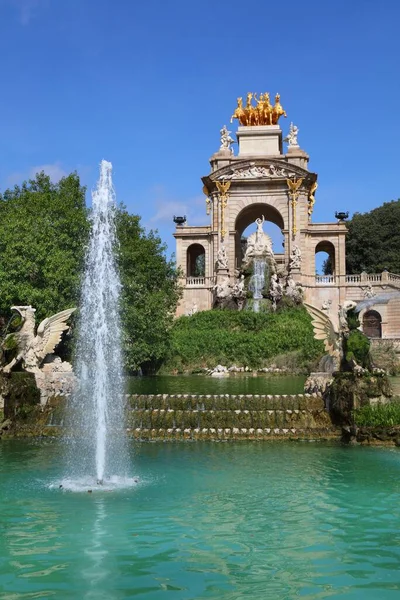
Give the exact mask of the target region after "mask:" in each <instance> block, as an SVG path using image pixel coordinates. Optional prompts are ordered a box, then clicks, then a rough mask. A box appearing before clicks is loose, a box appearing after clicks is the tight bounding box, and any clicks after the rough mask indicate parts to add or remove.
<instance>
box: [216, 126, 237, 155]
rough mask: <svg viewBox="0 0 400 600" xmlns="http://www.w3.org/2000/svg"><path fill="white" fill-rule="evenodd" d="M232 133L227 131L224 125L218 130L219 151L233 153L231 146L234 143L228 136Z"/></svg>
mask: <svg viewBox="0 0 400 600" xmlns="http://www.w3.org/2000/svg"><path fill="white" fill-rule="evenodd" d="M231 133H232V132H231V131H228V129H227V127H226V125H224V126H223V128H222V129H221V130H220V134H221V146H220V148H219V149H220V150H230V151H231V152H232V153H233V148H231V145H232V144H234V143H235V140H234V139H233V138H232V137H231V136H230V134H231Z"/></svg>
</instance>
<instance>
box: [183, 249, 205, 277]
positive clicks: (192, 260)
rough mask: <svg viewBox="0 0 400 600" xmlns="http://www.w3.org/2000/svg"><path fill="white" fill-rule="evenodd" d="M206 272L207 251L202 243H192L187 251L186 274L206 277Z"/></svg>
mask: <svg viewBox="0 0 400 600" xmlns="http://www.w3.org/2000/svg"><path fill="white" fill-rule="evenodd" d="M205 274H206V251H205V248H204V246H202V245H201V244H191V245H190V246H189V247H188V249H187V251H186V276H187V277H204V276H205Z"/></svg>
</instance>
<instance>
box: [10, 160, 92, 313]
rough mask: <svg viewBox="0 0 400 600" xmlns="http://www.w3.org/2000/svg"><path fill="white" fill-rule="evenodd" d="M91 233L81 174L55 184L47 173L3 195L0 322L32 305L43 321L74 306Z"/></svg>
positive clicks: (70, 176)
mask: <svg viewBox="0 0 400 600" xmlns="http://www.w3.org/2000/svg"><path fill="white" fill-rule="evenodd" d="M88 232H89V223H88V219H87V209H86V205H85V188H84V187H82V186H81V185H80V182H79V177H78V175H77V174H76V173H74V174H71V175H69V176H68V177H64V178H63V179H61V180H60V181H59V182H58V183H52V182H51V181H50V178H49V177H48V176H47V175H45V174H44V173H43V172H42V173H38V174H37V175H36V178H35V179H31V180H30V181H28V182H24V183H23V184H22V186H21V187H19V186H15V187H14V189H12V190H6V191H5V192H4V194H2V195H1V194H0V317H3V319H6V318H8V316H9V314H10V306H12V305H14V304H17V305H18V304H19V305H26V304H31V305H32V306H35V307H36V308H37V317H38V319H42V318H44V317H45V316H49V315H50V314H51V313H55V312H58V311H60V310H64V309H65V308H69V307H71V306H74V304H76V302H77V300H78V296H79V277H80V272H81V268H82V263H83V257H84V251H85V243H86V240H87V235H88Z"/></svg>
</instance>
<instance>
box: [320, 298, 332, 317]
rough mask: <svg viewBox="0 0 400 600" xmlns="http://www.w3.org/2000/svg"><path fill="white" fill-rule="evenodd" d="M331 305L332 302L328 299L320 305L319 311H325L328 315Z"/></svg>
mask: <svg viewBox="0 0 400 600" xmlns="http://www.w3.org/2000/svg"><path fill="white" fill-rule="evenodd" d="M331 305H332V300H331V299H330V298H329V299H328V300H324V301H323V303H322V308H321V310H324V311H326V314H328V313H329V311H330V309H331Z"/></svg>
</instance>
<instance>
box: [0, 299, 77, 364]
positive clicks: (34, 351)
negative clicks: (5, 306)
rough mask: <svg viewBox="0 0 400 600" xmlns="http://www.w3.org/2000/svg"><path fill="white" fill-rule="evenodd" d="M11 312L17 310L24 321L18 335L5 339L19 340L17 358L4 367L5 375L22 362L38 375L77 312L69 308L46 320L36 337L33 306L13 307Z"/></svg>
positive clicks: (13, 334)
mask: <svg viewBox="0 0 400 600" xmlns="http://www.w3.org/2000/svg"><path fill="white" fill-rule="evenodd" d="M11 310H16V311H18V312H19V314H20V315H21V318H22V319H23V323H22V327H21V329H20V331H18V332H17V333H10V334H9V335H8V336H7V337H6V338H5V339H7V338H9V337H10V336H14V337H15V338H16V340H17V347H18V350H17V356H16V357H15V358H13V360H12V361H11V362H10V363H9V364H8V365H6V366H5V367H3V372H4V373H9V372H10V371H11V369H12V368H13V367H14V366H15V365H16V364H18V363H19V362H22V364H23V367H24V368H25V370H26V371H29V372H30V373H38V372H39V371H40V368H39V367H40V365H41V364H42V362H43V361H44V360H45V358H46V356H47V355H48V354H52V353H53V352H54V349H55V347H56V346H57V345H58V344H59V343H60V341H61V336H62V334H63V332H64V331H67V330H68V328H69V326H68V325H67V320H68V319H69V317H70V316H71V315H72V313H73V312H74V311H75V310H76V308H69V309H67V310H63V311H62V312H59V313H57V314H56V315H53V316H52V317H49V318H48V319H44V321H42V322H41V323H40V325H39V327H38V328H37V332H36V335H35V312H36V309H34V308H32V306H12V307H11Z"/></svg>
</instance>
